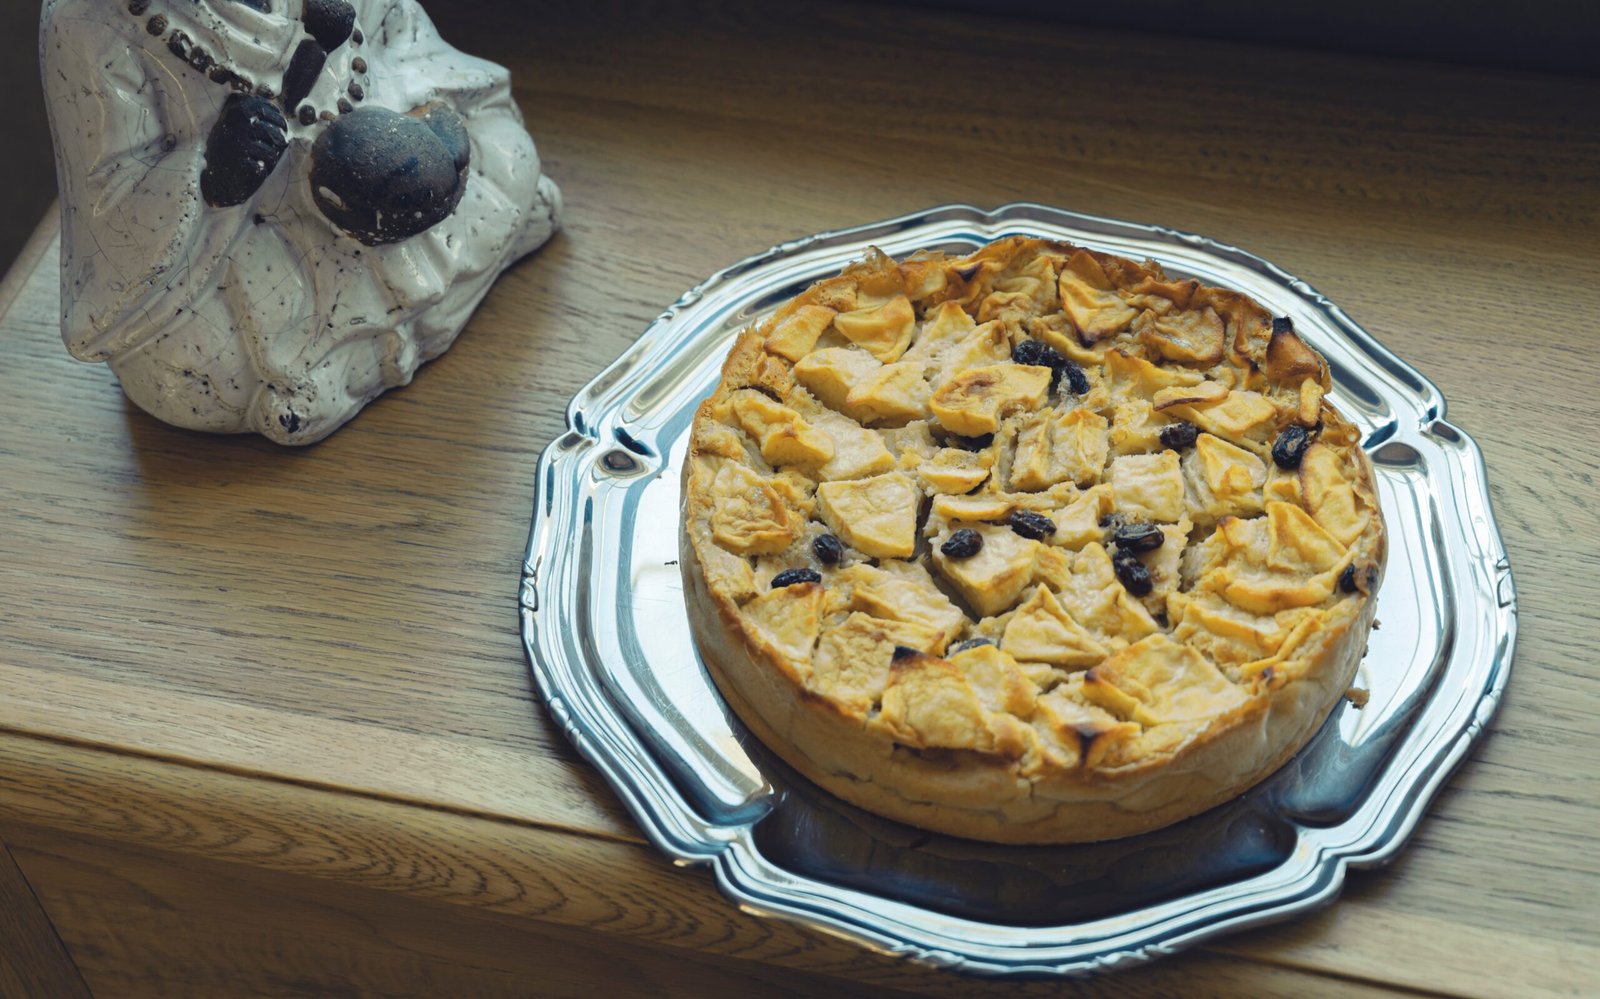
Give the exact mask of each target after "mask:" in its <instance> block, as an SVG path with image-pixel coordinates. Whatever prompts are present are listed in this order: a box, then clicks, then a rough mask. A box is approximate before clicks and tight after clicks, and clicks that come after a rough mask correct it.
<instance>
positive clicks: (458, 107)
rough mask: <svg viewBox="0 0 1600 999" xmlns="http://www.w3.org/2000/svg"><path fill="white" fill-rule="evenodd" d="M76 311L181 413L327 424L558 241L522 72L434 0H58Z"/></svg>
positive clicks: (116, 366)
mask: <svg viewBox="0 0 1600 999" xmlns="http://www.w3.org/2000/svg"><path fill="white" fill-rule="evenodd" d="M40 56H41V60H42V63H43V71H44V83H45V89H46V97H47V100H48V103H49V109H50V120H51V127H52V131H53V132H54V135H55V143H56V160H57V173H58V177H59V181H60V187H61V213H62V225H61V230H62V244H61V329H62V336H63V338H64V339H65V340H66V343H67V347H68V349H70V350H71V351H72V353H73V354H74V355H75V356H77V357H79V358H81V359H83V360H86V361H105V362H108V363H109V364H110V365H111V368H112V370H114V371H115V372H116V374H117V377H118V379H119V380H120V381H121V383H122V387H123V390H124V391H125V392H127V394H128V396H129V397H130V398H131V399H133V401H134V402H136V403H137V404H138V405H139V406H141V407H142V408H144V409H145V410H147V411H148V412H150V413H152V414H153V415H155V416H157V417H159V418H160V419H162V420H165V421H167V422H169V423H173V424H176V425H178V426H181V427H190V428H193V429H197V430H209V431H216V432H221V433H238V432H247V431H254V432H256V433H261V434H265V435H266V436H268V437H270V438H271V439H273V440H275V441H278V442H280V443H284V444H307V443H310V442H312V441H316V440H320V439H322V438H323V437H326V436H327V435H328V434H330V433H332V432H333V431H334V430H335V429H337V428H338V427H339V426H340V425H341V424H343V423H344V422H345V421H346V420H348V419H350V418H351V417H352V416H354V415H355V414H356V412H357V411H359V410H360V409H361V407H362V406H364V405H366V403H368V402H369V401H371V400H372V399H373V398H374V397H375V396H377V395H378V394H379V393H380V392H382V391H384V390H385V389H388V388H392V387H394V386H396V385H404V384H406V383H407V382H409V381H410V380H411V376H412V374H413V373H414V372H415V371H416V369H417V366H418V365H420V364H421V363H422V362H424V361H427V360H429V359H431V358H434V357H437V356H438V355H439V354H441V353H443V352H444V351H445V349H446V348H448V347H449V346H450V344H451V342H452V341H454V339H455V337H456V335H457V334H458V333H459V332H460V331H461V327H462V326H463V324H465V322H466V320H467V317H468V316H469V315H470V314H471V313H472V310H473V309H474V308H475V307H476V306H477V304H478V302H479V301H480V300H482V298H483V296H484V293H485V292H487V291H488V289H489V285H490V284H491V283H492V282H493V281H494V279H495V277H496V276H498V275H499V273H500V271H501V270H503V269H504V268H505V267H506V266H507V265H509V264H510V263H511V262H512V261H514V260H516V259H517V258H518V257H520V256H522V255H523V254H525V253H528V252H529V251H531V250H533V249H534V248H536V247H538V246H539V245H540V244H542V243H543V242H544V241H545V240H547V239H548V238H549V237H550V234H551V232H552V231H553V230H554V229H555V227H556V225H557V223H558V216H559V213H560V194H559V192H558V191H557V189H556V186H555V184H553V183H552V182H551V181H550V179H549V178H547V177H544V176H542V174H541V171H540V167H539V157H538V154H537V153H536V152H535V151H534V147H533V141H532V139H530V138H529V137H528V133H527V131H526V130H525V129H524V127H523V124H522V116H521V113H520V112H519V111H518V109H517V106H516V104H515V103H513V101H512V99H511V93H510V85H509V77H508V75H507V73H506V71H505V70H504V69H503V68H501V67H500V66H497V65H494V64H493V63H489V62H485V61H483V60H481V59H475V58H473V57H471V56H468V55H465V54H463V53H461V52H459V51H457V50H456V49H454V48H452V47H450V46H449V45H447V44H446V43H445V42H444V41H443V40H442V39H441V38H440V37H439V35H438V33H437V32H436V31H435V30H434V27H433V24H432V22H430V21H429V20H428V16H427V15H426V14H425V13H424V12H423V11H422V8H421V7H419V6H418V5H417V3H416V2H415V0H46V2H45V4H44V11H43V25H42V28H41V33H40Z"/></svg>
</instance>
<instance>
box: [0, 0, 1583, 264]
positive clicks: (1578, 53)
mask: <svg viewBox="0 0 1600 999" xmlns="http://www.w3.org/2000/svg"><path fill="white" fill-rule="evenodd" d="M104 2H105V3H107V4H108V5H112V4H117V5H120V4H121V3H122V2H123V0H104ZM184 2H188V0H184ZM277 2H279V3H292V2H298V0H277ZM879 2H884V0H879ZM159 3H160V0H157V4H156V5H153V6H152V10H154V9H155V8H156V7H157V6H159ZM901 5H907V6H911V5H915V6H924V7H939V8H945V9H948V10H950V11H952V12H960V13H963V14H966V15H969V16H993V17H1035V18H1049V19H1051V20H1055V21H1064V22H1070V23H1077V24H1082V25H1085V26H1089V27H1096V28H1110V29H1114V31H1116V32H1128V33H1134V34H1143V33H1152V32H1154V33H1160V34H1177V35H1192V36H1204V37H1213V38H1228V39H1234V40H1239V41H1248V42H1256V43H1260V44H1271V45H1279V46H1285V47H1295V48H1308V49H1332V50H1338V51H1345V52H1355V53H1362V54H1365V55H1368V56H1373V57H1378V58H1406V59H1426V60H1432V61H1440V62H1451V63H1458V64H1466V65H1473V66H1481V67H1484V69H1485V71H1486V72H1507V71H1509V72H1515V73H1523V72H1537V73H1564V74H1576V75H1583V76H1596V75H1600V3H1587V2H1581V3H1580V2H1568V0H1524V2H1505V0H1501V2H1495V3H1489V2H1483V0H1456V2H1451V0H1343V2H1339V3H1321V4H1316V5H1300V4H1297V3H1295V2H1294V0H1288V2H1286V0H1141V2H1140V3H1138V4H1118V3H1103V2H1102V3H1096V4H1085V3H1067V2H1060V0H1056V2H1051V0H994V2H971V0H968V2H962V0H901ZM425 6H427V7H428V8H429V12H430V13H431V14H432V15H433V17H434V20H435V21H436V22H438V24H439V27H440V30H441V31H443V33H444V34H445V36H446V37H447V38H448V37H449V36H450V26H451V23H452V22H456V23H460V22H461V21H462V20H464V19H476V18H482V17H499V18H510V17H516V18H519V19H522V20H525V21H526V23H527V24H528V25H530V26H532V25H536V24H537V21H538V14H537V7H538V4H536V3H519V4H514V5H513V4H506V3H501V2H495V0H482V2H480V0H435V2H433V3H429V4H425ZM657 6H661V5H660V4H657ZM666 6H668V7H679V8H681V9H682V10H683V16H684V17H686V18H692V17H694V16H695V15H696V13H697V10H696V6H695V4H693V3H690V2H682V0H680V2H677V3H671V4H667V5H666ZM0 8H3V9H0V95H3V98H4V99H3V101H0V109H3V113H4V115H5V119H6V122H5V124H6V126H7V128H6V132H7V134H6V136H5V139H4V143H3V146H0V269H3V267H4V266H9V264H10V261H11V260H12V259H13V258H14V257H15V256H16V253H17V251H18V250H19V249H20V248H21V247H22V244H23V242H24V241H25V240H26V239H27V237H28V234H29V233H30V232H32V231H33V228H34V226H35V225H37V224H38V222H39V219H40V218H41V217H42V216H43V214H44V211H45V209H46V208H47V207H48V206H49V204H50V201H51V199H52V198H53V197H54V196H55V173H54V166H53V161H52V157H51V153H50V136H49V130H48V127H47V125H46V122H45V111H44V104H43V98H42V97H41V96H40V87H39V68H38V56H37V37H38V10H39V6H38V4H36V3H34V2H33V0H0ZM1105 37H1106V43H1107V44H1108V45H1115V44H1117V40H1118V37H1119V36H1118V35H1117V34H1114V33H1108V34H1107V35H1106V36H1105ZM529 38H530V40H529V43H528V44H530V45H537V44H538V42H537V40H536V39H537V35H536V33H533V32H530V35H529ZM1203 69H1204V68H1203V67H1197V71H1202V72H1203ZM1128 71H1129V73H1137V72H1138V71H1139V67H1138V65H1137V64H1130V65H1129V66H1128ZM1273 82H1274V81H1273V80H1271V79H1265V78H1264V79H1263V80H1262V81H1261V85H1262V87H1271V86H1273ZM1394 99H1395V101H1396V102H1404V100H1405V99H1406V95H1404V94H1396V95H1394ZM1595 117H1596V120H1597V122H1600V108H1597V109H1595Z"/></svg>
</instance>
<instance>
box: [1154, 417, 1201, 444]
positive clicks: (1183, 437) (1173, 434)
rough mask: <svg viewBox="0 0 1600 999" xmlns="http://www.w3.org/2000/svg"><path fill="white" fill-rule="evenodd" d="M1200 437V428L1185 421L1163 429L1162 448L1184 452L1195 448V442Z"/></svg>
mask: <svg viewBox="0 0 1600 999" xmlns="http://www.w3.org/2000/svg"><path fill="white" fill-rule="evenodd" d="M1199 436H1200V428H1199V427H1197V426H1195V425H1194V424H1193V423H1190V422H1188V421H1187V420H1185V421H1183V422H1180V423H1174V424H1171V425H1169V426H1165V427H1162V428H1161V446H1162V447H1165V448H1171V449H1172V450H1174V451H1182V450H1184V449H1185V448H1191V447H1194V442H1195V440H1196V439H1197V438H1199Z"/></svg>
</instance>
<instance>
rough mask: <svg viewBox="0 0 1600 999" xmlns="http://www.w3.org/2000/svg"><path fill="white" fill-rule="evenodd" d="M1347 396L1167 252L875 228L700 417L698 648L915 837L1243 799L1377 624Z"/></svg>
mask: <svg viewBox="0 0 1600 999" xmlns="http://www.w3.org/2000/svg"><path fill="white" fill-rule="evenodd" d="M1275 327H1276V328H1275ZM1029 341H1032V343H1029ZM1024 344H1027V346H1023V345H1024ZM1041 345H1043V346H1046V347H1048V348H1049V350H1041ZM1068 359H1070V361H1071V362H1072V363H1068ZM1072 367H1076V368H1077V371H1076V372H1069V371H1068V370H1067V369H1068V368H1072ZM1058 380H1059V381H1061V382H1062V383H1064V384H1063V387H1062V388H1060V389H1057V388H1055V386H1054V383H1055V382H1056V381H1058ZM1327 387H1328V372H1327V367H1326V364H1325V362H1323V361H1322V359H1321V358H1320V357H1319V356H1318V355H1317V354H1316V353H1315V352H1314V351H1312V350H1311V349H1310V348H1309V347H1308V346H1306V345H1305V344H1304V343H1303V341H1301V340H1300V339H1299V337H1298V336H1296V335H1295V334H1294V333H1293V331H1292V329H1290V328H1288V326H1287V324H1286V323H1283V322H1281V321H1280V322H1277V323H1274V321H1273V320H1272V317H1271V316H1270V315H1269V314H1267V313H1266V312H1265V310H1262V309H1261V308H1260V307H1259V306H1258V305H1256V304H1255V303H1254V302H1252V301H1251V300H1249V299H1248V298H1246V297H1245V296H1242V295H1238V294H1237V293H1234V292H1229V291H1225V290H1222V289H1213V288H1207V287H1205V286H1202V285H1200V284H1198V282H1194V281H1174V280H1169V279H1167V278H1166V276H1165V275H1164V274H1162V273H1161V271H1160V269H1159V268H1158V267H1156V266H1155V265H1154V264H1150V263H1145V264H1138V263H1135V262H1133V261H1128V260H1124V259H1121V258H1117V257H1113V256H1110V255H1106V254H1099V253H1094V252H1091V251H1087V250H1083V249H1080V248H1077V247H1072V246H1068V245H1065V244H1056V243H1046V242H1044V241H1041V240H1027V239H1022V238H1014V239H1009V240H1002V241H999V242H997V243H994V244H990V245H989V246H987V247H985V248H983V249H982V250H979V251H978V252H977V253H975V254H972V255H971V256H969V257H966V258H962V259H947V258H945V257H944V256H943V255H941V254H919V255H917V256H915V257H913V258H911V259H909V260H907V261H905V262H904V263H901V264H895V263H894V262H893V261H891V260H889V259H888V258H887V257H884V256H883V255H881V254H878V253H877V252H876V251H872V252H871V253H869V255H868V256H867V258H866V259H865V260H863V261H862V262H860V263H858V264H855V265H852V267H851V268H849V269H847V270H846V271H845V273H843V274H841V275H840V276H838V277H835V278H831V279H828V280H826V281H822V282H819V283H818V284H817V285H815V286H813V287H812V288H811V289H809V290H808V291H806V292H805V293H804V294H802V295H800V296H799V297H798V298H796V299H795V300H793V301H791V302H789V303H787V304H785V305H784V306H782V307H781V308H780V309H778V310H777V312H776V313H774V314H773V315H772V316H771V317H769V318H768V319H766V320H765V321H763V322H762V323H760V324H758V325H757V326H756V327H753V328H751V329H749V330H746V331H745V332H744V333H742V334H741V335H740V337H739V338H738V341H737V342H736V344H735V345H734V348H733V349H732V351H730V353H729V356H728V359H727V361H726V363H725V364H724V367H723V373H722V381H721V383H720V384H719V385H718V387H717V390H716V391H715V393H714V394H713V395H712V396H711V398H709V399H707V400H706V401H705V403H703V404H702V406H701V407H700V408H699V410H698V411H697V413H696V417H695V421H694V428H693V431H692V434H693V437H692V446H691V450H690V455H689V457H688V459H687V461H686V463H685V468H684V534H683V537H682V547H683V558H682V566H683V574H684V579H685V586H686V593H687V597H688V606H689V610H690V617H691V625H692V627H693V629H694V633H695V636H696V640H697V642H698V644H699V647H700V650H701V654H702V657H703V659H704V660H705V661H706V663H707V666H708V668H709V669H710V671H711V674H712V676H713V678H714V679H715V681H716V682H717V684H718V687H719V688H720V689H721V690H722V692H723V693H724V695H725V696H726V697H727V699H728V701H729V703H730V705H731V706H732V708H733V709H734V711H735V712H736V713H737V714H738V715H739V716H740V718H741V719H742V720H744V721H745V723H746V724H747V725H748V726H749V727H750V728H751V730H752V731H753V732H754V733H755V734H756V736H757V737H758V738H760V739H761V740H762V741H763V742H764V743H766V744H767V745H768V746H769V747H770V748H772V749H773V750H774V751H776V752H777V753H778V754H779V755H780V756H782V757H783V758H784V759H785V760H786V761H787V762H788V763H789V764H790V765H792V766H794V767H795V769H796V770H798V771H799V772H801V773H802V774H804V775H806V776H807V777H809V778H810V779H812V780H814V781H815V782H817V783H818V784H820V785H821V786H823V787H824V788H827V789H828V790H830V791H832V792H833V793H835V794H837V795H839V796H840V797H842V798H844V799H846V800H848V801H851V802H853V803H855V804H857V805H860V806H861V807H864V808H867V809H868V810H871V811H874V812H877V813H879V814H882V815H886V816H889V817H891V818H895V819H899V820H901V821H905V822H909V823H912V824H914V825H918V826H922V827H924V828H928V829H933V830H937V831H940V832H946V833H951V834H954V835H960V836H968V837H972V838H976V839H985V840H992V841H997V842H1017V843H1024V842H1077V841H1087V840H1097V839H1108V838H1113V837H1118V836H1124V835H1129V834H1133V833H1137V832H1141V831H1145V830H1149V829H1154V828H1157V827H1160V826H1162V825H1166V824H1168V823H1170V822H1173V821H1177V820H1179V819H1182V818H1184V817H1187V816H1189V815H1193V814H1195V813H1197V812H1199V811H1202V810H1204V809H1206V808H1209V807H1212V806H1213V805H1215V804H1218V803H1220V802H1222V801H1226V800H1228V799H1229V798H1231V797H1233V796H1235V795H1237V794H1238V793H1240V792H1242V791H1243V790H1245V789H1246V788H1248V787H1249V786H1251V785H1252V784H1254V783H1255V782H1257V781H1258V780H1260V779H1261V778H1262V777H1264V776H1266V775H1267V774H1269V773H1271V772H1272V771H1273V770H1274V769H1276V768H1277V767H1278V766H1280V765H1281V764H1282V763H1283V762H1284V761H1285V760H1287V759H1288V758H1289V757H1290V756H1292V755H1293V754H1294V752H1296V751H1297V750H1298V749H1299V748H1300V747H1301V746H1302V745H1303V744H1304V743H1305V741H1306V740H1307V739H1309V738H1310V736H1311V735H1312V734H1313V733H1314V732H1315V731H1316V729H1317V727H1318V726H1319V725H1320V724H1321V722H1322V720H1323V719H1324V718H1325V717H1326V716H1327V714H1328V713H1329V711H1330V710H1331V709H1332V708H1333V706H1334V704H1336V703H1337V702H1338V700H1339V698H1340V697H1341V695H1342V694H1343V693H1344V692H1345V690H1346V689H1347V688H1348V687H1349V686H1350V684H1351V681H1352V680H1353V678H1354V675H1355V671H1356V667H1357V665H1358V663H1359V661H1360V658H1361V656H1362V654H1363V652H1364V648H1365V643H1366V637H1367V634H1368V631H1369V630H1370V625H1371V618H1372V612H1373V608H1374V605H1375V601H1374V599H1373V598H1372V596H1371V590H1372V588H1373V587H1374V586H1375V585H1376V579H1377V574H1378V573H1379V572H1381V567H1382V564H1383V559H1384V538H1383V527H1382V519H1381V516H1380V514H1379V511H1378V507H1377V501H1376V496H1375V493H1374V491H1373V488H1372V479H1371V469H1370V465H1369V464H1368V462H1367V459H1366V457H1365V455H1364V454H1363V453H1362V452H1361V450H1360V447H1359V435H1358V434H1357V433H1356V431H1355V428H1354V427H1352V426H1351V425H1350V424H1349V423H1348V422H1346V421H1344V420H1343V418H1342V417H1340V416H1339V415H1338V413H1337V412H1336V411H1335V410H1333V408H1332V407H1331V406H1329V405H1328V404H1327V402H1326V401H1325V400H1324V399H1323V393H1324V391H1325V390H1326V388H1327ZM1179 422H1183V423H1187V424H1192V425H1193V427H1194V433H1192V434H1190V436H1189V439H1190V440H1193V441H1194V443H1193V444H1189V445H1185V444H1184V443H1182V441H1179V442H1178V443H1177V444H1176V446H1174V447H1168V446H1166V442H1164V441H1162V440H1161V439H1160V431H1162V430H1163V429H1168V430H1171V429H1172V428H1173V427H1174V426H1175V425H1176V424H1177V423H1179ZM1303 430H1309V431H1310V433H1309V434H1307V435H1306V440H1305V442H1304V444H1305V445H1307V446H1304V447H1302V448H1296V447H1293V446H1290V447H1289V450H1291V451H1294V452H1295V454H1294V455H1293V457H1297V458H1300V462H1299V467H1298V468H1294V469H1292V470H1286V469H1283V468H1281V467H1280V465H1279V462H1278V461H1277V460H1275V458H1274V456H1273V450H1274V445H1279V447H1280V450H1281V449H1282V447H1283V446H1284V442H1285V440H1288V442H1289V444H1290V445H1294V444H1296V443H1297V439H1295V438H1294V435H1295V434H1297V433H1299V432H1300V431H1303ZM1291 431H1292V432H1291ZM988 434H992V435H993V438H992V440H990V441H988V442H987V443H983V444H982V446H978V442H975V441H974V440H973V439H972V437H973V436H974V435H988ZM961 435H964V437H963V436H961ZM1286 435H1287V436H1286ZM1181 436H1182V435H1181V434H1180V435H1179V437H1181ZM1301 454H1303V457H1300V455H1301ZM1291 463H1292V462H1291ZM1018 511H1021V512H1022V515H1023V517H1024V520H1023V522H1022V523H1020V524H1018V525H1017V526H1012V521H1013V519H1014V518H1015V517H1017V516H1018ZM1107 514H1115V515H1116V516H1117V517H1119V518H1121V520H1120V521H1118V522H1115V523H1113V524H1112V525H1111V528H1110V529H1108V528H1107V527H1105V526H1103V522H1102V518H1103V517H1105V516H1106V515H1107ZM1041 516H1042V517H1045V518H1046V519H1045V520H1044V524H1046V525H1048V529H1047V530H1045V531H1044V532H1043V533H1041V532H1040V528H1039V526H1038V520H1037V518H1039V517H1041ZM1027 517H1033V518H1035V519H1034V520H1032V521H1029V520H1027V519H1026V518H1027ZM1119 530H1120V531H1121V533H1117V532H1118V531H1119ZM957 531H964V535H963V537H959V538H958V537H957V535H956V532H957ZM1130 531H1131V532H1132V533H1131V534H1130V533H1129V532H1130ZM1152 531H1154V533H1152ZM1141 533H1142V534H1143V538H1142V540H1141V539H1140V538H1138V537H1135V535H1139V534H1141ZM824 534H826V535H829V536H830V538H831V539H832V541H834V542H836V543H835V544H833V545H832V549H831V550H830V551H829V552H827V553H826V554H829V555H830V556H836V555H842V558H837V559H836V558H833V557H829V558H823V557H821V556H820V555H819V554H818V551H819V550H818V549H817V548H816V547H815V546H814V542H815V541H816V539H817V538H818V537H819V536H821V535H824ZM973 534H976V535H979V541H978V543H977V546H978V547H977V551H976V553H973V552H971V551H970V550H969V549H971V548H972V547H974V546H973V544H972V539H971V537H970V535H973ZM957 542H960V543H959V544H958V543H957ZM964 546H965V547H964ZM1136 548H1137V552H1136V551H1135V549H1136ZM952 553H953V554H952ZM1130 561H1137V562H1138V563H1139V564H1138V566H1137V567H1134V568H1132V569H1130V568H1129V565H1128V563H1129V562H1130ZM785 570H788V572H789V574H788V575H787V576H785V577H784V578H783V579H781V580H778V582H779V583H780V585H777V586H774V585H773V582H774V579H775V577H777V575H778V574H779V573H780V572H784V571H785ZM796 570H798V573H797V572H796ZM1130 573H1131V575H1130ZM1141 575H1142V577H1143V578H1142V580H1141V579H1140V578H1138V577H1139V576H1141ZM784 583H788V584H789V585H781V584H784ZM1136 583H1141V584H1148V586H1147V587H1142V586H1135V585H1134V584H1136ZM1141 588H1147V589H1148V590H1149V592H1145V593H1141V592H1139V591H1140V590H1141ZM972 639H984V640H986V641H985V642H984V643H981V644H976V645H975V644H973V642H972V641H971V640H972Z"/></svg>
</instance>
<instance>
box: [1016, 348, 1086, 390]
mask: <svg viewBox="0 0 1600 999" xmlns="http://www.w3.org/2000/svg"><path fill="white" fill-rule="evenodd" d="M1011 359H1012V360H1013V361H1015V362H1016V363H1018V364H1031V365H1034V366H1035V367H1040V368H1049V369H1050V391H1052V392H1054V391H1055V390H1056V386H1057V385H1059V384H1061V379H1062V378H1066V380H1067V388H1068V389H1070V390H1071V391H1072V394H1073V395H1083V394H1084V393H1085V392H1087V391H1089V376H1088V375H1086V374H1084V373H1083V369H1082V368H1080V367H1079V366H1078V365H1077V363H1076V362H1074V361H1072V360H1071V359H1070V358H1068V357H1066V356H1064V355H1063V354H1062V353H1061V352H1060V351H1058V350H1056V349H1055V348H1054V347H1052V346H1050V345H1049V344H1047V343H1045V342H1044V341H1043V340H1024V341H1022V342H1021V343H1019V344H1017V345H1016V347H1014V348H1013V349H1012V351H1011Z"/></svg>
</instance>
